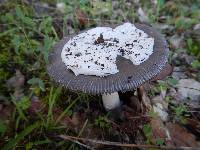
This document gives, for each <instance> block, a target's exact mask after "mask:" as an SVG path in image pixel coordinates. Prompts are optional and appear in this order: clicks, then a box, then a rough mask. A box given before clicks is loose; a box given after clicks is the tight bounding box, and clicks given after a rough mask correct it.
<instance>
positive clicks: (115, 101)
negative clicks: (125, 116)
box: [102, 92, 120, 111]
mask: <svg viewBox="0 0 200 150" xmlns="http://www.w3.org/2000/svg"><path fill="white" fill-rule="evenodd" d="M102 101H103V105H104V107H105V109H106V110H107V111H109V110H112V109H115V108H117V107H119V106H120V99H119V94H118V92H114V93H111V94H103V95H102Z"/></svg>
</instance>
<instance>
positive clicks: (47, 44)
mask: <svg viewBox="0 0 200 150" xmlns="http://www.w3.org/2000/svg"><path fill="white" fill-rule="evenodd" d="M52 43H53V39H52V38H50V37H49V36H45V38H44V47H43V50H42V53H43V55H44V60H45V62H46V64H48V62H49V60H48V57H49V51H50V48H51V47H52Z"/></svg>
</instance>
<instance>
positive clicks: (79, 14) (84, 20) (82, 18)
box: [75, 9, 89, 26]
mask: <svg viewBox="0 0 200 150" xmlns="http://www.w3.org/2000/svg"><path fill="white" fill-rule="evenodd" d="M75 16H76V19H77V20H78V22H79V24H80V25H81V26H85V25H87V24H88V23H89V19H88V17H87V15H86V14H85V12H84V11H83V10H80V9H77V10H76V11H75Z"/></svg>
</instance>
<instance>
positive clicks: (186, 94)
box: [177, 79, 200, 102]
mask: <svg viewBox="0 0 200 150" xmlns="http://www.w3.org/2000/svg"><path fill="white" fill-rule="evenodd" d="M177 88H178V94H179V96H180V98H181V99H183V100H187V99H188V98H189V99H190V100H191V101H197V102H200V82H198V81H196V80H194V79H181V80H179V82H178V84H177Z"/></svg>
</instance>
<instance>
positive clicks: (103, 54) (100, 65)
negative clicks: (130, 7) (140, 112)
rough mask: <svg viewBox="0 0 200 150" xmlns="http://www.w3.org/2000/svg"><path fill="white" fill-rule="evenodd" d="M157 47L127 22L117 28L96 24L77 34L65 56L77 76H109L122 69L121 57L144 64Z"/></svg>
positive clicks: (143, 33) (65, 50) (67, 48)
mask: <svg viewBox="0 0 200 150" xmlns="http://www.w3.org/2000/svg"><path fill="white" fill-rule="evenodd" d="M98 39H99V40H102V41H98ZM153 46H154V39H153V38H152V37H149V36H148V35H147V34H146V33H145V32H144V31H142V30H140V29H137V28H136V27H135V26H134V25H133V24H131V23H124V24H123V25H120V26H117V27H116V28H115V29H112V28H110V27H96V28H93V29H90V30H88V31H86V32H83V33H81V34H78V35H76V36H75V37H73V38H72V39H70V40H69V41H68V42H67V43H66V44H65V45H64V47H63V49H62V52H61V58H62V61H63V62H64V63H65V65H66V67H67V68H68V69H70V70H72V71H73V72H74V74H75V75H79V74H84V75H96V76H107V75H111V74H115V73H117V72H119V70H118V69H117V65H116V58H117V56H122V57H124V58H126V59H130V60H131V61H132V63H133V64H134V65H140V64H141V63H143V62H144V61H146V60H147V59H148V58H149V56H150V55H151V54H152V53H153Z"/></svg>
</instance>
